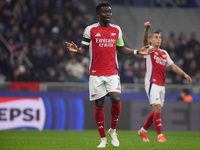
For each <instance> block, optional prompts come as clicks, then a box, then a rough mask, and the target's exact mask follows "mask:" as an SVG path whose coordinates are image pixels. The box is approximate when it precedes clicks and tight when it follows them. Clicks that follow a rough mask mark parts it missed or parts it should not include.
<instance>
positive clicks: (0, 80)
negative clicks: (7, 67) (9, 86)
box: [0, 70, 6, 84]
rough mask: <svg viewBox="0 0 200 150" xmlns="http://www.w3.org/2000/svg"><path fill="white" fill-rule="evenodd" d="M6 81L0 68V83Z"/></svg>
mask: <svg viewBox="0 0 200 150" xmlns="http://www.w3.org/2000/svg"><path fill="white" fill-rule="evenodd" d="M5 81H6V76H4V75H3V74H2V73H1V70H0V84H2V83H4V82H5Z"/></svg>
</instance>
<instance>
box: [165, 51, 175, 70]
mask: <svg viewBox="0 0 200 150" xmlns="http://www.w3.org/2000/svg"><path fill="white" fill-rule="evenodd" d="M165 53H166V55H167V63H166V66H167V67H168V66H170V65H171V64H173V63H174V61H173V60H172V59H171V57H170V56H169V54H168V52H167V51H165Z"/></svg>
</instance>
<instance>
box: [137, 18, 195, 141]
mask: <svg viewBox="0 0 200 150" xmlns="http://www.w3.org/2000/svg"><path fill="white" fill-rule="evenodd" d="M144 26H145V30H144V34H143V38H144V41H143V45H149V42H150V43H151V46H150V47H153V48H154V49H155V50H154V51H153V52H152V53H151V54H150V55H146V56H143V57H144V62H145V72H146V74H145V90H146V93H147V96H148V98H149V102H150V105H151V106H152V107H153V111H152V112H151V113H150V114H149V116H148V117H147V119H146V122H145V123H144V125H143V127H142V128H141V129H140V130H139V131H138V134H139V135H140V136H141V137H142V138H143V141H144V142H149V139H148V138H147V130H148V128H149V127H150V126H151V125H152V123H154V126H155V129H156V132H157V135H158V139H157V141H158V142H167V140H166V139H165V137H164V135H163V133H162V119H161V110H162V107H163V105H164V99H165V68H166V67H170V69H171V70H172V71H174V72H175V73H177V74H180V75H182V76H183V77H184V78H186V79H187V80H188V83H189V84H190V83H191V82H192V79H191V77H190V76H189V75H188V74H186V73H185V72H184V71H183V70H182V69H181V68H179V67H178V66H177V65H175V64H174V62H173V61H172V60H171V58H170V56H169V54H168V52H167V51H166V50H163V49H160V45H161V42H162V36H161V32H160V31H154V32H153V33H152V34H151V36H150V38H149V41H148V32H149V28H150V26H151V19H150V20H149V21H148V22H146V23H145V24H144Z"/></svg>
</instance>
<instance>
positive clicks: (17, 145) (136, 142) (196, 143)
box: [0, 130, 200, 150]
mask: <svg viewBox="0 0 200 150" xmlns="http://www.w3.org/2000/svg"><path fill="white" fill-rule="evenodd" d="M117 133H118V138H119V140H120V146H119V147H118V148H115V147H113V146H112V145H111V144H110V137H108V136H107V138H108V142H109V145H108V147H107V148H105V149H107V150H109V149H118V150H200V132H179V131H177V132H171V131H170V132H169V131H164V134H165V137H166V139H167V142H166V143H158V142H157V141H156V139H157V136H156V132H155V131H149V132H148V138H149V139H150V142H148V143H145V142H142V138H141V137H140V136H139V135H138V134H137V131H127V130H118V131H117ZM99 141H100V137H99V134H98V132H97V130H84V131H71V130H65V131H55V130H51V131H34V130H7V131H0V150H94V149H98V148H96V146H97V145H98V144H99Z"/></svg>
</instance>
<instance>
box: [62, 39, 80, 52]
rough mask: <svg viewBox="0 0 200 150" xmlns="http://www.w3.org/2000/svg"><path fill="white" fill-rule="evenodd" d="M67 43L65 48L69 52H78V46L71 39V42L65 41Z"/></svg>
mask: <svg viewBox="0 0 200 150" xmlns="http://www.w3.org/2000/svg"><path fill="white" fill-rule="evenodd" d="M65 43H66V44H67V48H68V49H69V51H70V52H74V53H77V52H78V46H77V45H76V44H75V43H74V42H73V41H72V43H69V42H65Z"/></svg>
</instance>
